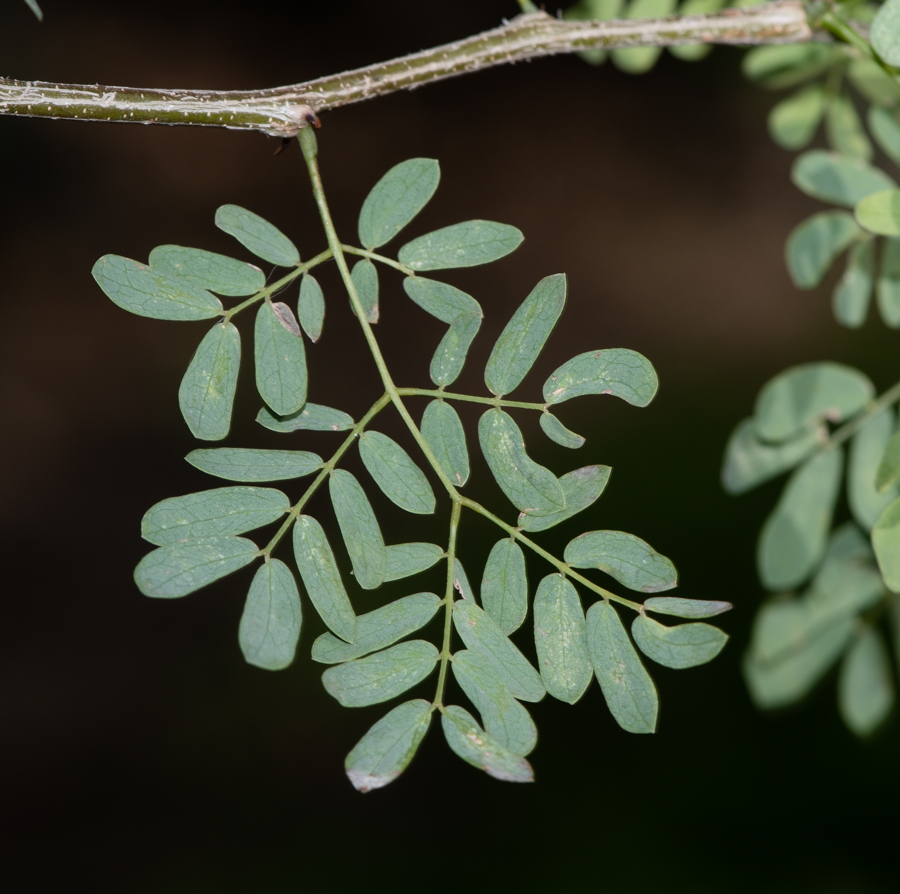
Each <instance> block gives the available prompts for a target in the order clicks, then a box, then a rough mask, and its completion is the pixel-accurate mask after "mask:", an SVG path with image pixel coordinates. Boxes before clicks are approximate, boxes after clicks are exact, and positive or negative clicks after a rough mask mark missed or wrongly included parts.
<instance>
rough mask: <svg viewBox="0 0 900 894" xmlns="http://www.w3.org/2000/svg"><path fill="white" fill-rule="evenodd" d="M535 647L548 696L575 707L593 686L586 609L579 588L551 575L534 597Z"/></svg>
mask: <svg viewBox="0 0 900 894" xmlns="http://www.w3.org/2000/svg"><path fill="white" fill-rule="evenodd" d="M534 645H535V647H536V648H537V655H538V666H539V667H540V669H541V679H542V680H543V682H544V686H546V687H547V692H549V693H550V695H552V696H553V697H554V698H558V699H559V700H560V701H564V702H568V704H570V705H574V704H575V702H577V701H578V700H579V699H580V698H581V696H583V695H584V693H585V691H586V690H587V688H588V686H589V685H590V683H591V678H592V676H593V669H592V668H591V660H590V656H589V655H588V651H587V633H586V629H585V621H584V609H583V608H582V607H581V599H579V598H578V592H577V591H576V589H575V587H573V586H572V584H571V583H570V582H569V581H568V580H566V578H565V577H564V576H563V575H561V574H548V575H547V576H546V577H545V578H544V579H543V580H542V581H541V582H540V584H538V588H537V593H535V596H534Z"/></svg>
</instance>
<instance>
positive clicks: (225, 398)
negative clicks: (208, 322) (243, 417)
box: [178, 323, 241, 441]
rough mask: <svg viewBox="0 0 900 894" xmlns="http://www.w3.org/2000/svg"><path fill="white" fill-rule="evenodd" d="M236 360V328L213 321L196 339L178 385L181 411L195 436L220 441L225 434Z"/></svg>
mask: <svg viewBox="0 0 900 894" xmlns="http://www.w3.org/2000/svg"><path fill="white" fill-rule="evenodd" d="M240 363H241V336H240V334H239V333H238V331H237V328H236V327H235V325H234V323H216V325H215V326H213V328H212V329H211V330H210V331H209V332H207V333H206V335H205V336H204V338H203V341H201V342H200V345H199V346H198V348H197V351H196V353H195V354H194V356H193V357H192V358H191V362H190V364H188V368H187V372H185V374H184V378H182V380H181V385H180V387H179V389H178V403H179V405H180V406H181V414H182V416H184V421H185V422H187V424H188V428H189V429H190V430H191V434H192V435H193V436H194V437H195V438H200V439H202V440H204V441H221V440H222V438H224V437H226V436H227V434H228V432H229V430H230V429H231V411H232V409H233V408H234V394H235V391H236V389H237V377H238V368H239V367H240Z"/></svg>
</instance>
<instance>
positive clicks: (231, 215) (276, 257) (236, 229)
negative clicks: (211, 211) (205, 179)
mask: <svg viewBox="0 0 900 894" xmlns="http://www.w3.org/2000/svg"><path fill="white" fill-rule="evenodd" d="M216 226H217V227H218V228H219V229H220V230H223V231H224V232H226V233H228V235H229V236H234V238H235V239H237V241H238V242H240V243H241V245H243V246H244V248H246V249H248V250H249V251H251V252H252V253H253V254H255V255H256V256H257V257H258V258H262V259H263V260H264V261H268V262H269V263H270V264H277V265H278V266H279V267H293V266H294V265H296V264H299V263H300V252H298V251H297V248H296V246H295V245H294V243H293V242H291V240H290V239H288V237H287V236H285V235H284V233H282V232H281V230H279V229H278V228H277V227H275V226H273V225H272V224H270V223H269V222H268V221H267V220H265V219H264V218H262V217H260V216H259V215H258V214H254V213H253V212H252V211H248V210H247V209H246V208H241V207H240V206H239V205H222V206H221V207H220V208H218V209H217V210H216Z"/></svg>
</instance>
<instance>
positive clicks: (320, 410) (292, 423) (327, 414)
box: [256, 403, 356, 433]
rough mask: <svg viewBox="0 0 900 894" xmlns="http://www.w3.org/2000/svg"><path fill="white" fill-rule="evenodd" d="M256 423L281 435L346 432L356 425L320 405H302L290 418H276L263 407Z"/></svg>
mask: <svg viewBox="0 0 900 894" xmlns="http://www.w3.org/2000/svg"><path fill="white" fill-rule="evenodd" d="M256 421H257V422H258V423H259V424H260V425H261V426H263V428H267V429H269V431H277V432H282V433H287V432H292V431H347V430H348V429H351V428H353V426H354V425H355V424H356V423H355V422H354V421H353V417H352V416H348V415H347V414H346V413H344V412H343V411H342V410H335V409H334V408H333V407H323V406H322V405H321V404H311V403H307V404H304V406H303V409H302V410H298V411H297V412H296V413H291V415H290V416H283V417H279V416H276V415H275V414H274V413H273V412H272V411H271V410H270V409H269V408H268V407H263V408H262V409H261V410H260V411H259V413H258V414H257V416H256Z"/></svg>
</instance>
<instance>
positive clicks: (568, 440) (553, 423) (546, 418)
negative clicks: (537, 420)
mask: <svg viewBox="0 0 900 894" xmlns="http://www.w3.org/2000/svg"><path fill="white" fill-rule="evenodd" d="M541 428H542V429H543V432H544V434H545V435H546V436H547V437H548V438H550V440H551V441H554V442H555V443H557V444H559V446H560V447H568V448H569V449H570V450H577V449H578V448H579V447H581V445H582V444H584V438H582V437H581V435H576V434H575V432H573V431H569V429H567V428H566V427H565V426H564V425H563V424H562V423H561V422H560V421H559V419H557V418H556V417H555V416H554V415H553V414H552V413H541Z"/></svg>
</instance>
